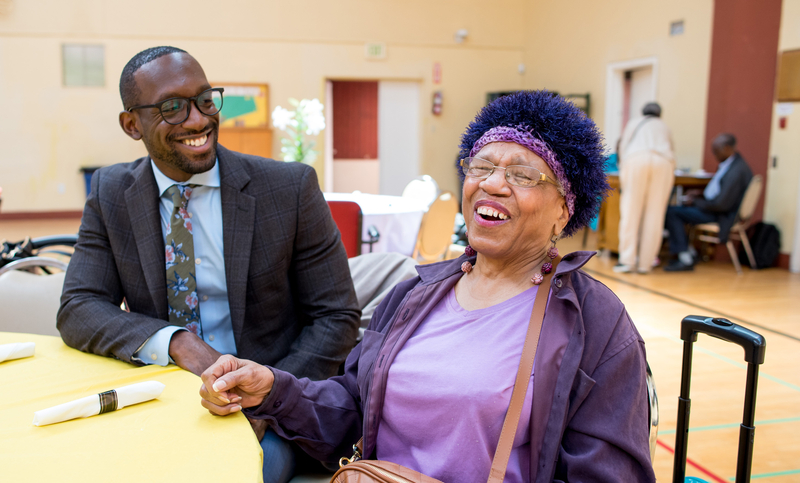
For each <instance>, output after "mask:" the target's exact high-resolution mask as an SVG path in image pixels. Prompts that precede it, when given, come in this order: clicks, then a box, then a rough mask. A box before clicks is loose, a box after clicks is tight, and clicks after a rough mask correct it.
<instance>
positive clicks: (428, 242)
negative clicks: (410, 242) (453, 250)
mask: <svg viewBox="0 0 800 483" xmlns="http://www.w3.org/2000/svg"><path fill="white" fill-rule="evenodd" d="M457 213H458V200H456V197H455V196H453V193H450V192H449V191H445V192H444V193H442V194H440V195H439V196H438V197H437V198H436V200H435V201H434V202H433V203H431V206H430V207H429V208H428V211H427V212H426V213H425V215H423V216H422V223H421V224H420V227H419V234H418V235H417V243H416V246H415V247H414V252H413V254H412V255H411V257H412V258H415V259H417V260H419V261H420V262H422V263H430V262H435V261H438V260H444V258H445V256H446V254H447V250H448V248H449V247H450V243H451V241H452V237H453V227H454V226H455V221H456V214H457Z"/></svg>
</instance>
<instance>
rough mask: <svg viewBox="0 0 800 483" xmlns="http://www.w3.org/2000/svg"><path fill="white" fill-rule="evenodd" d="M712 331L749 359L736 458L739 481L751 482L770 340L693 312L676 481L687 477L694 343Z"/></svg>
mask: <svg viewBox="0 0 800 483" xmlns="http://www.w3.org/2000/svg"><path fill="white" fill-rule="evenodd" d="M699 333H703V334H708V335H710V336H712V337H716V338H718V339H722V340H724V341H728V342H732V343H734V344H737V345H740V346H741V347H742V348H743V349H744V360H745V361H746V362H747V386H746V389H745V396H744V417H743V420H742V425H741V426H740V428H739V454H738V458H737V461H736V483H745V482H749V481H750V473H751V470H752V463H753V438H754V436H755V430H756V429H755V427H754V421H755V412H756V389H757V386H758V366H759V365H760V364H763V363H764V353H765V352H766V350H767V341H766V340H765V339H764V337H763V336H762V335H760V334H757V333H755V332H753V331H752V330H750V329H748V328H746V327H742V326H740V325H736V324H734V323H733V322H731V321H729V320H727V319H721V318H716V317H702V316H699V315H689V316H687V317H685V318H684V319H683V320H682V321H681V339H683V369H682V373H681V394H680V397H678V428H677V430H676V433H675V460H674V465H673V471H672V481H673V483H683V481H684V478H685V476H686V451H687V449H688V443H689V412H690V409H691V399H689V382H690V380H691V377H692V344H693V343H694V342H695V341H696V340H697V334H699Z"/></svg>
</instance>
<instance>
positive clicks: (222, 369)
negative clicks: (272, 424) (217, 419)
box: [200, 355, 275, 436]
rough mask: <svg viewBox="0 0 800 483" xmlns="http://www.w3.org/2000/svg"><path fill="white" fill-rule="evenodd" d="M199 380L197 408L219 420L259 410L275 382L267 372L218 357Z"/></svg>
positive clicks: (231, 359)
mask: <svg viewBox="0 0 800 483" xmlns="http://www.w3.org/2000/svg"><path fill="white" fill-rule="evenodd" d="M200 378H201V379H202V380H203V386H202V387H201V388H200V397H202V398H203V399H202V400H201V401H200V404H202V405H203V407H204V408H206V409H208V410H209V411H210V412H211V413H212V414H217V415H220V416H225V415H228V414H231V413H235V412H237V411H241V410H242V408H243V407H245V408H249V407H252V406H258V405H259V404H261V403H262V402H263V401H264V398H266V397H267V396H268V395H269V393H270V391H271V390H272V384H273V383H274V382H275V376H274V375H273V374H272V371H271V370H269V369H268V368H266V367H264V366H262V365H260V364H256V363H255V362H253V361H248V360H244V359H237V358H236V357H233V356H232V355H224V356H222V357H220V358H219V360H217V362H215V363H214V364H213V365H212V366H211V367H209V368H208V369H206V371H205V372H203V374H201V375H200ZM253 430H254V431H256V428H253ZM256 434H258V432H257V431H256ZM260 436H263V434H262V435H260Z"/></svg>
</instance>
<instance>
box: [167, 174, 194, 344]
mask: <svg viewBox="0 0 800 483" xmlns="http://www.w3.org/2000/svg"><path fill="white" fill-rule="evenodd" d="M196 186H197V185H172V186H170V187H169V188H168V189H167V194H169V195H170V196H171V197H172V204H173V206H174V208H173V209H172V216H171V217H170V224H169V226H167V246H166V261H167V300H168V303H169V323H170V324H172V325H180V326H185V327H186V328H187V329H188V330H189V331H191V332H193V333H195V334H197V336H198V337H201V338H202V337H203V330H202V326H201V325H200V304H199V302H198V298H197V279H196V278H195V272H194V264H195V260H194V239H193V237H192V215H191V213H189V212H188V211H187V206H188V204H189V199H191V197H192V191H193V189H194V188H195V187H196Z"/></svg>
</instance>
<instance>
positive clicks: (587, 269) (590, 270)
mask: <svg viewBox="0 0 800 483" xmlns="http://www.w3.org/2000/svg"><path fill="white" fill-rule="evenodd" d="M583 271H584V272H587V273H590V274H593V275H596V276H599V277H605V278H608V279H610V280H613V281H615V282H619V283H621V284H623V285H628V286H629V287H634V288H638V289H639V290H643V291H645V292H650V293H652V294H656V295H660V296H662V297H664V298H667V299H670V300H674V301H676V302H681V303H683V304H685V305H689V306H691V307H695V308H698V309H701V310H704V311H706V312H707V313H713V314H716V315H717V317H724V318H726V319H733V320H738V321H739V322H742V323H744V325H746V326H753V327H758V328H759V329H761V330H764V331H767V332H771V333H773V334H777V335H781V336H783V337H787V338H789V339H794V340H796V341H798V342H800V337H798V336H795V335H792V334H787V333H786V332H781V331H779V330H776V329H773V328H771V327H765V326H763V325H761V324H757V323H755V322H752V321H748V320H745V319H742V318H739V317H736V316H733V315H727V314H725V313H722V312H719V311H717V310H714V309H710V308H708V307H704V306H702V305H700V304H696V303H694V302H690V301H688V300H683V299H682V298H679V297H676V296H674V295H670V294H667V293H664V292H659V291H658V290H654V289H652V288H648V287H643V286H641V285H639V284H636V283H634V282H631V281H629V280H623V279H621V278H618V277H614V276H611V275H608V274H605V273H602V272H600V271H598V270H595V269H592V268H586V267H583Z"/></svg>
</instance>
